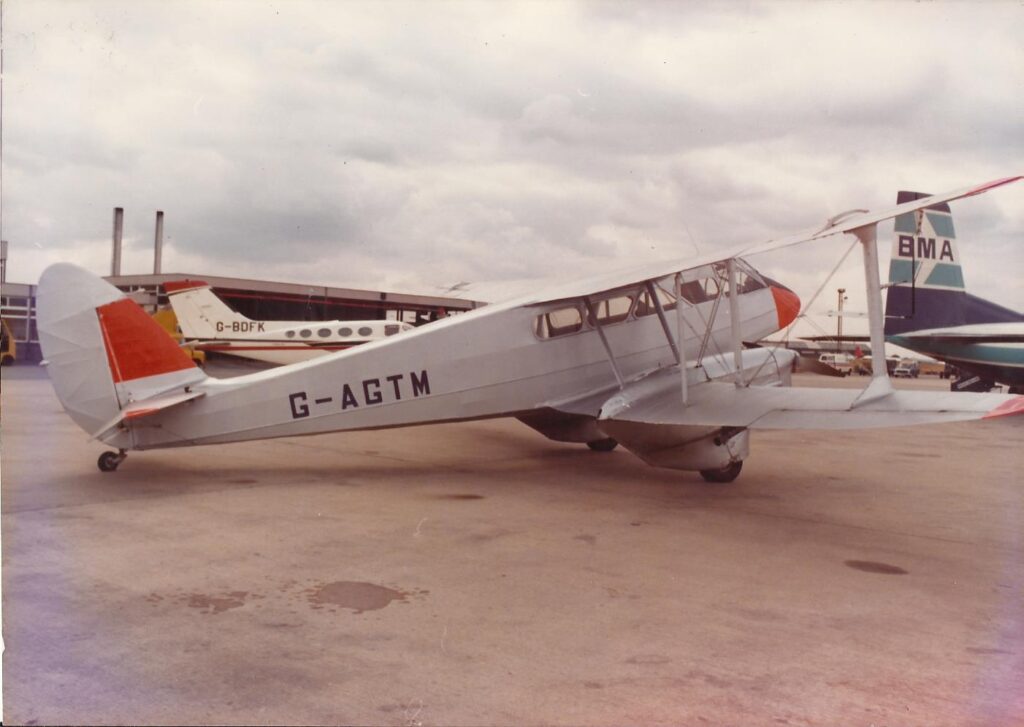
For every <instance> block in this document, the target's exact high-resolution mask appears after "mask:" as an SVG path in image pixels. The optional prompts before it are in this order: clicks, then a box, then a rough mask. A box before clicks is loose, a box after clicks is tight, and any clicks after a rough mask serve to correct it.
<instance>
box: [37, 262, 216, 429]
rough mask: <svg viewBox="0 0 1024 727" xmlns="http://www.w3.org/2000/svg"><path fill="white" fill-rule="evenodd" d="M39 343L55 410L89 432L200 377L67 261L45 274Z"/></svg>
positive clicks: (155, 330) (134, 309)
mask: <svg viewBox="0 0 1024 727" xmlns="http://www.w3.org/2000/svg"><path fill="white" fill-rule="evenodd" d="M37 301H38V302H37V313H36V319H37V322H38V326H39V344H40V346H41V348H42V350H43V356H44V357H45V359H46V361H47V370H48V372H49V375H50V379H51V380H52V381H53V387H54V390H55V391H56V392H57V398H58V399H59V400H60V403H61V405H62V406H63V407H64V409H65V410H66V411H67V412H68V414H69V415H70V416H71V418H72V419H73V420H74V421H75V423H77V424H78V425H79V426H80V427H82V429H84V430H85V431H87V432H89V433H90V434H98V433H102V432H105V431H106V430H107V429H109V427H110V423H111V422H112V421H118V420H119V419H120V418H123V417H122V415H127V414H128V413H131V415H132V416H138V415H139V413H138V412H136V411H135V410H136V409H139V404H140V403H141V402H145V401H147V400H152V399H155V398H160V397H166V396H168V395H173V394H175V393H176V392H185V391H187V390H188V389H189V388H190V387H191V386H192V385H193V384H196V383H198V382H200V381H203V380H204V379H205V378H206V375H205V374H204V373H203V372H202V370H201V369H199V368H198V367H197V366H196V365H195V363H193V361H192V359H191V358H189V356H188V355H187V354H186V353H185V352H184V351H183V350H182V349H181V348H180V347H179V346H178V344H177V343H176V342H175V341H174V339H172V338H171V337H170V336H168V335H167V332H166V331H165V330H164V329H163V328H161V327H160V325H159V324H158V323H156V321H154V320H153V319H152V318H150V316H148V315H147V314H146V313H145V311H143V310H142V308H140V307H139V306H138V305H137V304H136V303H135V302H133V301H132V300H130V299H128V298H127V297H125V296H124V294H123V293H121V291H120V290H118V289H117V288H115V287H114V286H112V285H110V284H109V283H107V282H106V281H104V280H102V279H100V278H98V277H96V276H95V275H92V274H91V273H89V272H87V271H85V270H82V269H81V268H79V267H76V266H74V265H70V264H68V263H58V264H56V265H51V266H50V267H48V268H47V269H46V270H45V271H43V274H42V277H40V279H39V288H38V291H37Z"/></svg>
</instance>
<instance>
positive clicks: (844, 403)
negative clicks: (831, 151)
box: [38, 177, 1024, 482]
mask: <svg viewBox="0 0 1024 727" xmlns="http://www.w3.org/2000/svg"><path fill="white" fill-rule="evenodd" d="M1016 179H1019V177H1014V178H1008V179H1001V180H997V181H994V182H989V183H987V184H982V185H978V186H973V187H967V188H965V189H960V190H957V191H954V192H950V193H948V194H942V195H935V196H933V197H929V198H926V199H921V200H914V201H912V202H908V203H906V204H903V205H898V206H896V207H895V208H893V209H889V210H885V211H883V212H879V213H870V212H867V211H864V210H854V211H851V212H847V213H844V214H842V215H839V216H837V217H835V218H833V219H830V220H829V221H828V222H827V223H826V224H825V225H824V226H823V227H822V228H821V229H818V230H810V231H807V232H803V233H799V234H796V235H791V236H788V237H784V238H780V239H775V240H770V241H768V242H764V243H759V244H753V245H744V246H738V247H735V248H733V249H731V250H728V251H725V252H717V253H712V254H708V255H704V256H702V257H699V258H694V259H689V260H675V261H670V262H666V263H650V264H644V265H638V266H635V267H632V268H630V269H627V270H619V271H616V272H610V273H608V274H604V275H601V276H598V277H592V278H588V279H586V280H577V281H572V282H566V283H564V284H560V285H557V286H554V287H551V288H547V289H543V290H536V291H534V292H532V293H529V294H527V295H523V296H521V297H518V298H516V299H513V300H508V301H506V302H503V303H495V304H492V305H488V306H485V307H482V308H478V309H476V310H473V311H471V312H468V313H465V314H461V315H458V316H455V317H451V318H447V319H443V320H439V321H436V322H434V323H431V324H429V325H425V326H422V327H420V328H417V329H416V330H412V331H408V332H405V333H403V334H402V335H400V336H394V337H392V338H388V339H385V340H381V341H376V342H373V343H367V344H365V345H362V346H359V347H357V348H352V349H349V350H346V351H340V352H337V353H334V354H331V355H328V356H323V357H321V358H318V359H315V360H311V361H306V362H303V363H297V364H293V365H290V366H285V367H282V368H277V369H272V370H268V371H261V372H258V373H254V374H250V375H246V376H240V377H238V378H233V379H216V378H212V377H209V376H207V375H206V374H205V373H204V372H203V371H202V370H200V369H198V368H197V367H196V366H195V365H194V364H193V363H192V361H191V360H189V358H188V357H187V356H186V355H185V354H184V353H183V352H182V351H181V350H180V349H179V348H178V347H177V346H176V345H175V343H174V342H173V341H172V340H171V339H170V338H169V337H168V336H167V335H166V333H164V332H163V331H162V330H161V329H160V328H159V327H157V325H156V324H155V323H153V321H152V320H150V318H149V317H148V316H146V315H145V314H144V313H143V312H142V310H141V309H140V308H139V307H138V306H137V305H136V304H135V303H133V302H132V301H130V300H128V299H127V298H125V296H124V295H123V294H122V293H121V292H120V291H118V290H117V289H115V288H114V287H112V286H111V285H109V284H107V283H106V282H104V281H103V280H101V279H99V278H97V277H94V276H93V275H91V274H89V273H87V272H86V271H83V270H81V269H79V268H76V267H74V266H72V265H68V264H57V265H53V266H51V267H50V268H48V269H47V270H46V271H45V272H44V273H43V275H42V277H41V279H40V281H39V290H38V296H39V303H38V321H39V337H40V343H41V345H42V348H43V352H44V355H45V357H46V359H47V361H48V366H49V372H50V376H51V378H52V380H53V384H54V387H55V389H56V392H57V396H58V397H59V399H60V401H61V403H62V404H63V406H64V408H65V409H66V410H67V412H68V413H69V414H70V415H71V417H72V418H73V419H74V420H75V422H77V423H78V424H79V425H80V426H81V427H82V428H83V429H85V430H86V431H87V432H88V433H89V434H91V435H92V436H93V437H94V438H96V439H98V440H100V441H102V442H104V443H106V444H108V445H110V446H111V447H114V448H116V450H117V451H107V452H104V453H103V454H102V455H101V456H100V458H99V467H100V469H102V470H105V471H109V470H114V469H116V468H117V467H118V465H119V464H120V463H121V462H122V461H123V460H124V459H125V456H126V454H127V452H128V451H129V450H145V449H156V448H162V447H184V446H189V445H198V444H221V443H226V442H237V441H243V440H252V439H261V438H269V437H290V436H297V435H310V434H320V433H324V432H335V431H344V430H355V429H376V428H385V427H400V426H409V425H415V424H427V423H431V422H451V421H459V420H470V419H484V418H492V417H516V418H518V419H519V420H520V421H522V422H523V423H525V424H527V425H529V426H530V427H533V428H534V429H536V430H537V431H539V432H540V433H541V434H543V435H545V436H547V437H549V438H551V439H554V440H558V441H565V442H579V443H585V444H587V445H588V446H590V447H591V448H592V449H595V450H607V449H611V448H612V447H614V446H615V445H616V443H621V444H622V445H623V446H624V447H625V448H626V449H628V450H629V451H631V452H632V453H634V454H636V455H637V456H639V457H640V458H641V459H643V460H644V461H646V462H648V463H649V464H652V465H656V466H661V467H670V468H676V469H683V470H695V471H699V472H700V473H701V474H702V475H703V476H704V478H705V479H707V480H710V481H721V482H725V481H731V480H733V479H734V478H735V477H736V476H737V475H738V474H739V471H740V468H741V467H742V464H743V460H744V459H745V458H746V457H747V455H748V454H749V451H750V450H749V438H750V432H751V431H752V430H755V429H844V428H859V427H882V426H896V425H906V424H924V423H934V422H951V421H961V420H969V419H980V418H985V417H1000V416H1005V415H1010V414H1019V413H1024V397H1022V396H1006V395H1001V394H987V393H986V394H980V393H979V394H963V393H950V392H930V391H897V390H894V388H893V387H892V385H891V383H890V381H889V379H888V377H887V373H886V370H885V367H877V369H876V370H875V371H874V373H873V375H872V377H871V379H870V382H869V383H868V385H867V386H866V387H865V388H864V389H863V390H856V389H820V388H794V387H790V386H789V385H788V384H789V383H790V373H789V372H790V369H791V365H792V361H793V357H794V356H795V355H796V354H795V353H793V352H792V351H786V350H783V349H768V348H756V347H755V348H746V347H745V346H744V341H755V340H758V339H761V338H763V337H764V336H766V335H768V334H769V333H771V332H773V331H776V330H779V329H781V328H784V327H786V326H787V325H788V324H789V323H790V322H791V321H792V320H793V319H794V317H795V316H796V315H797V314H798V311H799V308H800V301H799V299H798V298H797V296H796V295H795V294H794V293H793V292H791V291H790V290H788V289H787V288H785V287H784V286H783V285H781V284H779V283H777V282H775V281H773V280H770V279H769V278H767V277H765V276H763V275H761V274H760V273H758V271H757V270H756V269H754V268H753V267H752V266H751V265H750V264H749V263H748V262H746V261H745V259H744V257H745V256H750V255H753V254H756V253H759V252H764V251H769V250H776V249H780V248H784V247H788V246H790V245H794V244H797V243H801V242H810V241H814V240H821V239H824V238H830V237H833V236H838V235H841V234H842V233H850V234H852V235H854V236H856V238H857V239H858V240H859V241H860V243H861V248H862V252H863V259H864V272H865V281H866V287H867V299H868V314H869V318H870V326H871V339H872V340H871V342H872V349H873V350H875V351H884V350H885V349H884V344H883V335H884V333H883V317H882V301H881V290H880V285H879V274H878V254H877V244H876V226H877V225H878V223H879V222H880V221H883V220H886V219H890V218H892V217H895V216H897V215H900V214H904V213H907V212H910V211H913V210H917V209H922V208H925V207H927V206H929V205H934V204H937V203H940V202H946V201H950V200H955V199H959V198H962V197H969V196H972V195H976V194H980V193H982V192H985V191H987V190H989V189H992V188H994V187H998V186H1001V185H1003V184H1006V183H1008V182H1011V181H1015V180H1016Z"/></svg>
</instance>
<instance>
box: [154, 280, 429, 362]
mask: <svg viewBox="0 0 1024 727" xmlns="http://www.w3.org/2000/svg"><path fill="white" fill-rule="evenodd" d="M164 291H166V293H167V296H168V299H169V300H170V302H171V308H173V309H174V315H175V316H176V317H177V318H178V327H179V328H180V329H181V335H182V336H183V338H184V339H185V340H184V342H185V343H187V344H189V345H192V346H194V347H195V348H197V349H199V350H200V351H215V352H217V353H226V354H231V355H232V356H240V357H242V358H248V359H254V360H256V361H266V362H268V363H273V364H291V363H297V362H299V361H307V360H309V359H311V358H317V357H318V356H324V355H326V354H329V353H333V352H335V351H343V350H345V349H347V348H351V347H352V346H358V345H360V344H363V343H369V342H371V341H379V340H380V339H382V338H386V337H388V336H393V335H395V334H397V333H401V332H402V331H407V330H409V329H411V328H413V326H412V325H410V324H409V323H400V322H398V321H381V320H371V321H254V320H250V319H249V318H246V317H245V316H243V315H242V314H241V313H239V312H237V311H234V310H232V309H231V308H229V307H228V306H227V304H225V303H224V301H222V300H221V299H220V298H218V297H217V296H216V295H215V294H214V292H213V290H211V289H210V284H209V283H206V282H204V281H201V280H178V281H172V282H169V283H164Z"/></svg>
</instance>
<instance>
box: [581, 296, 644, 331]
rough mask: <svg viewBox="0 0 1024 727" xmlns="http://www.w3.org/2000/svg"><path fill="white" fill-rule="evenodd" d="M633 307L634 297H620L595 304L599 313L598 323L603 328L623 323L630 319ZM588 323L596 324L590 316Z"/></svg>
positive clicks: (595, 308) (595, 309)
mask: <svg viewBox="0 0 1024 727" xmlns="http://www.w3.org/2000/svg"><path fill="white" fill-rule="evenodd" d="M632 307H633V296H632V295H620V296H618V297H615V298H605V299H604V300H599V301H596V302H595V303H594V311H595V312H596V313H597V322H598V323H600V324H601V325H602V326H605V325H608V324H610V323H621V322H622V321H624V320H626V319H627V318H628V317H629V311H630V309H632ZM587 320H588V322H589V323H590V324H591V325H593V324H594V322H593V321H592V320H590V318H589V316H588V319H587Z"/></svg>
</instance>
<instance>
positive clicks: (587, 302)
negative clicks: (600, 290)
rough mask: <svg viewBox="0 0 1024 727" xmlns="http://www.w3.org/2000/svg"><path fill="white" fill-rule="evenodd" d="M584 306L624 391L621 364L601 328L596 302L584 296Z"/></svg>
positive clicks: (620, 388)
mask: <svg viewBox="0 0 1024 727" xmlns="http://www.w3.org/2000/svg"><path fill="white" fill-rule="evenodd" d="M583 304H584V305H585V306H587V315H589V316H590V322H591V323H593V324H594V328H596V329H597V335H599V336H600V337H601V344H602V345H603V346H604V351H605V353H607V354H608V362H609V363H611V365H612V373H613V374H615V380H616V381H617V382H619V390H620V391H621V390H622V385H623V384H622V372H620V371H619V364H618V362H617V361H616V360H615V354H614V353H612V347H611V346H609V345H608V338H607V337H606V336H605V335H604V328H603V327H602V326H601V321H599V320H598V319H597V311H596V310H595V309H594V302H593V301H592V300H590V296H589V295H585V296H583Z"/></svg>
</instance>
